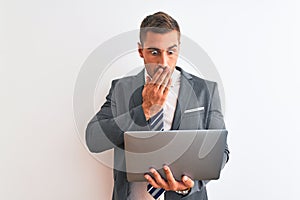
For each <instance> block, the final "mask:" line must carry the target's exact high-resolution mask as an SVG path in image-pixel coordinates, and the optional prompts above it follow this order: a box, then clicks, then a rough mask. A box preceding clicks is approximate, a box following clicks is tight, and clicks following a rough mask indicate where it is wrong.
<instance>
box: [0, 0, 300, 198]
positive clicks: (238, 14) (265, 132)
mask: <svg viewBox="0 0 300 200" xmlns="http://www.w3.org/2000/svg"><path fill="white" fill-rule="evenodd" d="M159 10H162V11H165V12H167V13H169V14H170V15H171V16H173V17H174V18H175V19H177V21H178V22H179V24H180V25H181V31H182V33H183V34H184V35H186V36H188V37H190V38H191V39H193V40H194V41H195V42H197V43H198V44H199V45H200V46H201V47H202V48H203V49H204V50H205V51H206V52H207V53H208V55H209V56H210V57H211V59H212V60H213V62H214V63H215V65H216V67H217V68H218V71H219V73H220V75H221V78H222V80H223V86H224V88H225V95H226V113H225V115H226V123H227V128H228V129H229V131H230V135H229V138H228V143H229V147H230V150H231V157H230V161H229V163H228V165H227V166H226V167H225V169H224V170H223V172H222V176H221V179H220V180H218V181H214V182H211V183H209V185H208V186H207V187H208V194H209V197H210V200H217V199H239V200H240V199H243V200H250V199H251V200H252V199H272V200H281V199H289V200H296V199H298V198H299V183H298V180H299V178H300V173H299V168H300V156H299V155H298V153H299V152H300V151H299V147H298V146H299V140H300V137H299V134H300V127H299V113H300V107H299V102H300V94H299V91H300V79H299V75H300V67H299V64H300V61H299V52H300V51H299V46H300V39H299V35H300V28H299V26H300V23H299V19H300V16H299V11H300V7H299V3H298V2H297V0H244V1H241V0H228V1H222V0H210V1H205V0H200V1H190V0H185V1H175V0H164V1H158V0H152V1H145V0H144V1H141V0H139V1H116V0H111V1H100V0H85V1H79V0H78V1H76V0H75V1H74V0H72V1H71V0H51V1H50V0H48V1H39V0H28V1H21V0H18V1H17V0H9V1H8V0H7V1H3V0H1V2H0V91H1V92H0V101H1V104H0V122H1V126H0V134H1V138H0V198H1V199H5V200H17V199H24V200H33V199H34V200H35V199H36V200H37V199H43V200H50V199H51V200H52V199H72V200H82V199H85V200H96V199H109V197H110V195H111V190H112V178H111V177H112V173H111V169H109V168H107V167H105V166H103V165H102V164H101V163H99V162H98V161H97V160H96V159H94V158H93V157H92V156H91V155H90V154H89V153H88V152H87V150H86V148H85V147H84V146H83V145H82V143H81V140H80V139H79V138H80V137H78V133H77V131H76V126H75V123H74V117H73V107H72V106H73V105H72V98H73V91H74V85H75V82H76V77H77V75H78V73H79V71H80V69H81V66H82V64H83V63H84V61H85V60H86V58H87V57H88V56H89V54H90V53H91V52H92V51H93V50H94V49H95V48H97V47H98V46H99V45H100V44H101V43H102V42H104V41H106V40H108V39H109V38H111V37H112V36H115V35H118V34H120V33H122V32H126V31H130V30H133V29H137V28H138V27H139V24H140V22H141V20H142V19H143V18H144V17H145V16H146V15H148V14H152V13H153V12H156V11H159ZM137 56H138V55H137ZM103 100H104V97H102V99H101V100H99V103H98V105H101V103H102V102H103ZM101 101H102V102H101ZM83 106H84V105H83ZM91 117H92V116H91ZM86 120H88V119H86ZM80 134H82V133H80Z"/></svg>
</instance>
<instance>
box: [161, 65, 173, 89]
mask: <svg viewBox="0 0 300 200" xmlns="http://www.w3.org/2000/svg"><path fill="white" fill-rule="evenodd" d="M166 70H167V72H168V73H167V75H166V76H165V78H164V79H163V80H162V83H161V85H162V86H164V87H167V85H168V83H169V81H170V79H171V76H172V73H171V71H170V69H169V68H166Z"/></svg>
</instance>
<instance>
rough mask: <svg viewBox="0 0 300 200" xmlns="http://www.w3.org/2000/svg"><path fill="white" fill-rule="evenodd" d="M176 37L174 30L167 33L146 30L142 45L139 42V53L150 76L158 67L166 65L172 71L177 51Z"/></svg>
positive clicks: (176, 33)
mask: <svg viewBox="0 0 300 200" xmlns="http://www.w3.org/2000/svg"><path fill="white" fill-rule="evenodd" d="M178 37H179V36H178V32H177V31H176V30H173V31H170V32H168V33H154V32H151V31H149V32H147V34H146V37H145V40H144V43H143V44H144V45H143V46H142V45H141V44H139V54H140V57H141V58H143V59H144V64H145V67H146V70H147V72H148V74H149V75H150V76H151V77H153V75H154V74H155V72H156V71H157V70H158V69H159V68H160V67H162V68H165V67H168V68H169V69H170V71H171V72H172V73H173V71H174V69H175V66H176V62H177V59H178V53H179V38H178Z"/></svg>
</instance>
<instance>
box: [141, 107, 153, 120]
mask: <svg viewBox="0 0 300 200" xmlns="http://www.w3.org/2000/svg"><path fill="white" fill-rule="evenodd" d="M142 108H143V111H144V115H145V118H146V121H148V120H149V119H150V118H151V116H150V110H149V109H148V108H149V106H147V105H146V103H145V102H143V103H142Z"/></svg>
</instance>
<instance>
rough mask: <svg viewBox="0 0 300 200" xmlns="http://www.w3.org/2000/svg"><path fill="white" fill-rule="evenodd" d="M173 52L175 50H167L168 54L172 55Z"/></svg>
mask: <svg viewBox="0 0 300 200" xmlns="http://www.w3.org/2000/svg"><path fill="white" fill-rule="evenodd" d="M175 52H176V50H169V51H168V54H169V55H173V54H175Z"/></svg>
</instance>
